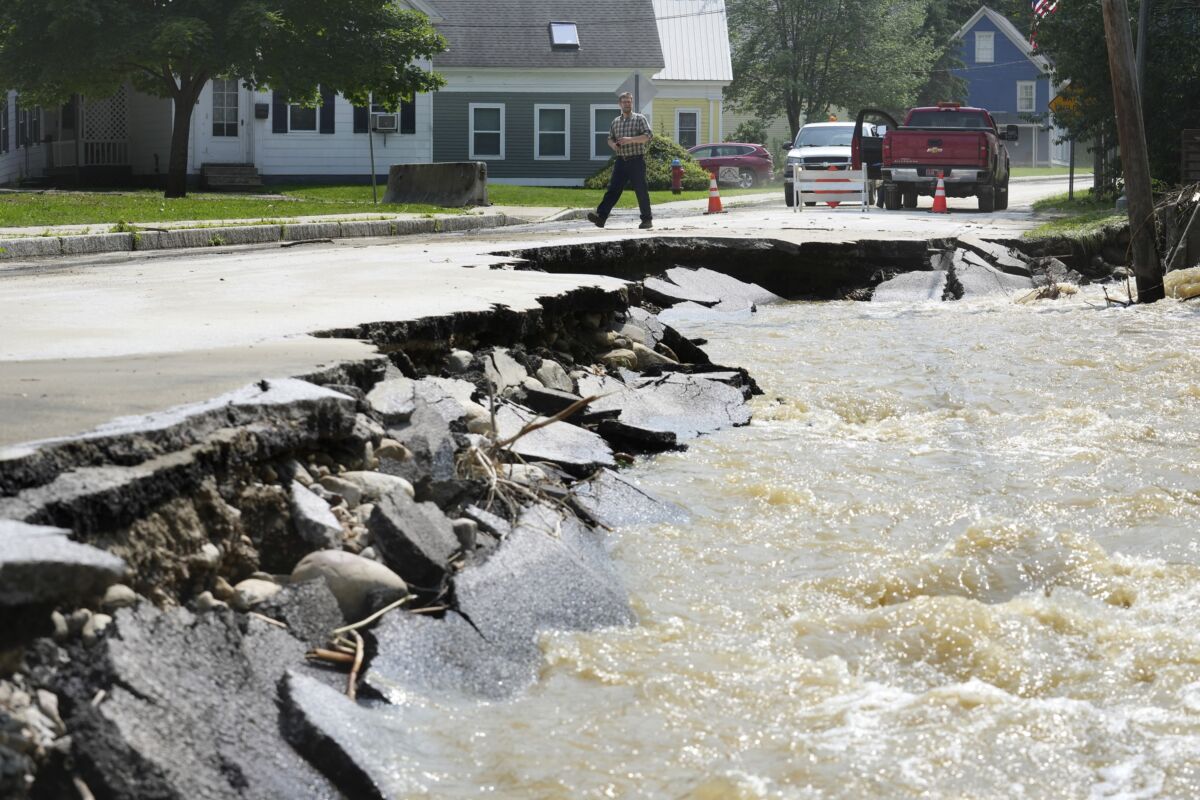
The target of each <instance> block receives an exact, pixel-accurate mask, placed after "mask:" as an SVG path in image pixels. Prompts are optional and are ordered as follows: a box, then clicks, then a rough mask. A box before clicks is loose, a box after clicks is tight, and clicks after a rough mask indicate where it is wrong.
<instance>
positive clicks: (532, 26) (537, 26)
mask: <svg viewBox="0 0 1200 800" xmlns="http://www.w3.org/2000/svg"><path fill="white" fill-rule="evenodd" d="M717 14H720V15H724V14H725V9H724V8H718V9H713V10H710V11H695V12H689V13H687V14H668V15H666V16H662V17H625V18H624V19H600V20H588V21H587V22H576V23H575V24H576V25H579V26H581V27H583V26H587V27H595V26H600V25H629V24H630V23H633V22H660V21H662V20H669V19H688V18H690V17H707V16H713V15H717ZM549 21H550V20H547V21H546V22H541V23H514V24H512V25H481V24H478V23H474V22H435V23H434V27H435V28H476V29H479V30H489V31H492V30H543V29H544V28H545V27H546V24H547V23H548V22H549ZM571 21H572V20H569V19H563V20H554V22H571Z"/></svg>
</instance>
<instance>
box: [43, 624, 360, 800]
mask: <svg viewBox="0 0 1200 800" xmlns="http://www.w3.org/2000/svg"><path fill="white" fill-rule="evenodd" d="M115 620H116V621H115V622H114V623H113V625H112V626H110V627H111V628H112V629H115V631H116V633H115V635H113V634H109V635H106V636H104V637H102V638H101V639H100V640H99V641H98V642H97V644H96V646H95V649H94V651H93V653H92V654H90V656H89V658H88V659H87V663H82V660H80V659H75V660H73V661H72V662H71V663H70V664H68V665H67V666H66V667H65V668H64V670H63V675H62V676H61V678H62V679H61V680H60V681H59V685H57V686H52V687H51V688H53V689H55V690H56V691H57V693H58V694H59V695H60V696H62V695H69V697H70V702H66V703H64V704H63V705H64V708H66V709H69V710H70V712H71V713H70V716H69V718H68V719H67V727H68V729H69V730H71V731H72V736H71V747H72V751H73V756H74V758H75V760H76V763H84V764H87V765H88V768H87V783H88V786H89V787H90V789H91V790H92V792H93V793H94V794H95V795H96V796H97V797H104V798H112V799H113V800H140V799H141V798H148V797H161V798H183V797H187V798H225V797H239V798H275V797H279V798H283V797H288V798H301V797H302V798H306V800H307V799H308V798H311V799H312V800H326V799H328V800H333V798H336V797H340V793H339V792H338V791H337V790H336V789H335V788H334V787H333V786H332V785H331V784H330V783H329V782H328V781H327V780H326V779H325V777H324V776H323V775H322V774H321V773H320V772H318V771H317V770H316V769H314V768H313V767H312V766H310V764H309V763H308V762H306V761H305V760H304V759H303V758H301V757H300V756H299V755H297V754H296V753H295V752H294V751H293V750H292V749H291V747H289V746H288V744H287V743H286V742H285V741H284V740H283V738H282V736H281V735H280V721H279V710H278V705H277V691H276V686H277V684H278V682H279V679H280V678H281V677H282V675H283V673H284V671H285V670H286V669H287V668H289V667H295V668H297V669H298V670H299V671H306V667H305V666H304V652H305V645H304V643H302V642H300V641H298V640H297V639H295V638H293V637H292V636H291V635H289V634H288V633H287V632H286V631H284V630H282V629H281V628H278V627H276V626H274V625H270V624H268V623H266V622H264V621H262V620H259V619H257V618H255V617H250V618H249V619H247V620H245V621H244V623H243V624H239V623H238V621H237V620H236V619H235V618H233V617H232V616H231V615H230V614H229V612H222V611H214V612H213V613H207V614H202V615H195V614H192V613H191V612H189V611H187V610H186V609H181V608H177V609H173V610H171V611H170V612H163V611H159V610H158V609H156V608H154V606H153V605H152V604H150V603H142V604H140V605H139V606H138V607H137V608H135V609H134V608H130V609H122V610H120V611H118V612H117V614H116V616H115ZM243 631H244V632H243ZM101 687H104V688H106V689H107V691H106V693H105V694H104V695H103V700H102V701H101V702H93V701H94V700H95V699H96V690H97V689H98V688H101Z"/></svg>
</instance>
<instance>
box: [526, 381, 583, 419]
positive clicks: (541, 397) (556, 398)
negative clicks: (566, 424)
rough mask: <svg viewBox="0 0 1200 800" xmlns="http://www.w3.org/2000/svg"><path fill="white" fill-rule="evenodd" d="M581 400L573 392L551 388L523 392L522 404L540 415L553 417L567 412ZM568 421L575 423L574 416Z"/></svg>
mask: <svg viewBox="0 0 1200 800" xmlns="http://www.w3.org/2000/svg"><path fill="white" fill-rule="evenodd" d="M580 399H581V398H580V397H579V395H577V394H574V393H573V392H564V391H560V390H558V389H551V388H550V387H546V388H543V389H528V388H527V389H525V390H524V391H523V392H522V395H521V404H522V405H524V406H525V407H526V408H529V409H530V410H532V411H536V412H537V413H539V414H544V415H545V416H547V417H553V416H554V415H555V414H559V413H561V412H563V411H566V410H567V409H568V408H570V407H571V406H572V405H574V404H575V403H578V402H579V401H580ZM579 413H583V412H579ZM568 419H571V420H572V421H573V420H574V416H572V417H569V418H568Z"/></svg>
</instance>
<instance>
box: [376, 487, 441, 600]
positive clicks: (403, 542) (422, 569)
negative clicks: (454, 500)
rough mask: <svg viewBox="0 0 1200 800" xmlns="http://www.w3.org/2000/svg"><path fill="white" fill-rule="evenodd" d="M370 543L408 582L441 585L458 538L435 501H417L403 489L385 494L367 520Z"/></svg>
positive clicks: (426, 585)
mask: <svg viewBox="0 0 1200 800" xmlns="http://www.w3.org/2000/svg"><path fill="white" fill-rule="evenodd" d="M367 527H368V528H369V529H370V531H371V543H372V546H373V547H374V548H375V550H376V551H377V552H378V553H379V554H380V555H381V556H382V557H383V563H384V564H386V565H387V566H388V567H390V568H391V569H393V570H394V571H395V572H396V573H397V574H398V575H399V576H400V577H401V578H403V579H404V581H405V582H406V583H410V584H415V585H416V586H417V587H419V588H422V589H434V588H436V587H438V586H440V585H441V583H442V581H443V579H444V577H445V575H446V572H447V570H448V569H449V567H450V559H451V558H453V557H454V555H455V553H456V552H457V551H458V538H457V537H456V536H455V535H454V528H453V527H452V526H451V525H450V520H449V519H447V518H446V515H445V514H443V513H442V511H441V509H440V508H438V507H437V506H436V505H434V504H433V503H417V502H415V501H414V500H413V499H412V498H410V497H409V496H408V495H407V494H405V493H403V492H395V493H393V494H390V495H388V496H387V497H384V498H383V499H381V500H380V501H379V503H378V504H376V506H375V510H374V511H373V512H372V513H371V518H370V519H369V520H367Z"/></svg>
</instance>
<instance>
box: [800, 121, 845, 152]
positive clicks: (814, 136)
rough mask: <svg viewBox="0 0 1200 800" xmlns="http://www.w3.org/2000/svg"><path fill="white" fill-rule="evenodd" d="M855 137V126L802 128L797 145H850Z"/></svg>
mask: <svg viewBox="0 0 1200 800" xmlns="http://www.w3.org/2000/svg"><path fill="white" fill-rule="evenodd" d="M853 138H854V126H853V125H850V126H846V127H841V126H839V127H821V128H810V127H804V128H801V129H800V133H798V134H796V144H795V145H794V146H795V147H849V146H850V140H851V139H853Z"/></svg>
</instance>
